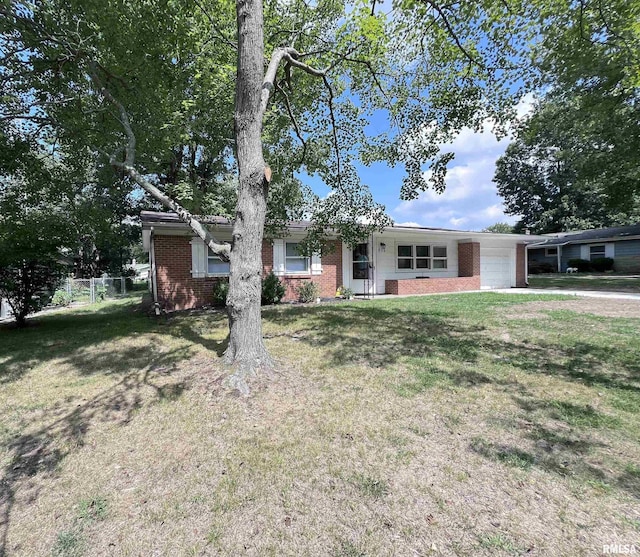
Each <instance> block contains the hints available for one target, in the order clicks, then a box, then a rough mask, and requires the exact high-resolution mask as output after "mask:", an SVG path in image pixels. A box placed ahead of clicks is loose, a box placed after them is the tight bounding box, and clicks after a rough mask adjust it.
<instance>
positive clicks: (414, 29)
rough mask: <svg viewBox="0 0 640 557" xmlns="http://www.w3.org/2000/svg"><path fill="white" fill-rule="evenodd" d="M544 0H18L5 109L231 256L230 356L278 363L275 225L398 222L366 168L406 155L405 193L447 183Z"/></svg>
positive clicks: (365, 227)
mask: <svg viewBox="0 0 640 557" xmlns="http://www.w3.org/2000/svg"><path fill="white" fill-rule="evenodd" d="M547 4H549V5H551V3H550V2H543V1H542V0H537V1H536V2H533V3H531V2H520V1H519V0H515V1H513V2H504V1H503V0H481V1H479V2H468V3H462V4H460V3H454V4H441V3H437V2H433V1H432V0H419V1H418V0H395V1H393V2H391V4H390V5H387V4H382V3H380V2H377V1H376V0H372V1H371V2H363V1H357V2H354V3H352V4H345V3H343V2H339V1H337V0H322V1H320V2H315V3H309V2H306V1H304V0H293V1H287V2H283V1H281V0H268V1H266V2H264V4H263V3H262V2H260V1H259V0H238V1H237V2H235V3H233V2H230V1H229V0H180V1H176V0H169V1H167V0H145V1H144V2H142V1H134V2H132V1H124V0H64V1H63V0H40V1H38V2H31V1H29V0H24V1H16V2H11V3H3V4H2V5H1V7H0V30H1V31H2V33H3V41H4V42H3V43H2V60H1V64H0V68H1V69H0V72H1V75H2V80H3V85H4V90H5V99H6V102H5V103H4V105H3V113H2V114H1V115H0V120H2V122H4V123H5V126H6V128H5V129H6V132H5V133H7V134H8V135H12V134H13V135H18V136H20V137H24V136H29V137H34V138H37V139H35V140H37V141H42V137H43V136H45V137H46V138H47V141H48V142H49V144H50V145H52V146H55V147H52V148H51V156H54V157H55V156H59V155H57V154H56V153H65V154H70V155H72V156H73V157H74V160H75V159H77V160H87V161H91V163H92V165H95V166H98V167H99V166H100V165H101V164H102V165H106V164H110V165H111V166H112V167H113V168H114V169H115V171H116V177H117V179H118V180H122V181H123V182H124V183H125V184H129V185H130V187H133V186H137V187H140V188H142V189H143V190H144V191H146V192H147V193H148V194H150V195H151V196H152V197H153V198H154V199H155V200H156V201H157V202H159V203H162V204H163V205H164V206H165V207H167V208H170V209H172V210H175V211H177V212H178V214H179V216H180V218H181V219H183V220H184V221H185V222H187V223H188V224H189V225H190V226H191V228H192V229H193V231H194V234H196V235H198V236H200V237H201V238H202V239H203V240H204V241H205V242H206V243H207V244H208V246H209V247H210V249H212V250H213V251H214V252H216V253H218V254H219V255H220V256H221V257H223V258H224V259H229V260H230V262H231V279H230V290H229V297H228V309H229V315H230V324H231V339H230V344H229V350H228V351H227V359H228V360H229V361H232V362H233V361H239V360H250V359H253V360H258V361H263V362H264V361H266V360H267V357H266V356H265V354H266V352H265V350H264V349H263V347H261V329H260V327H259V320H260V317H259V315H260V314H259V304H260V291H259V273H260V270H261V269H260V266H259V264H258V263H259V258H260V251H259V250H260V244H261V241H262V236H263V233H264V225H265V222H266V223H267V225H272V226H273V227H276V228H277V227H278V226H281V225H282V223H283V222H284V221H286V220H287V219H290V218H295V217H296V216H300V215H307V216H309V217H311V219H312V226H311V228H310V229H309V231H308V239H307V249H308V250H309V251H311V250H317V249H321V248H322V247H323V242H324V239H325V237H326V234H327V233H328V232H329V231H333V232H337V233H338V234H339V235H340V236H341V237H342V239H343V241H345V243H347V244H354V243H356V242H357V241H358V240H360V239H361V238H363V237H366V235H368V233H369V232H370V231H371V230H373V229H375V228H379V227H381V226H384V225H386V224H388V223H389V219H388V217H387V216H386V214H385V212H384V208H383V207H382V206H380V205H379V204H377V203H376V202H375V200H374V199H373V198H372V196H371V193H370V191H369V190H368V188H367V187H366V185H365V184H363V183H361V181H360V179H359V177H358V173H357V165H358V164H365V165H367V164H372V163H373V162H376V161H385V162H387V163H388V164H390V165H392V166H396V165H400V166H402V167H403V168H404V170H405V174H406V176H405V179H404V181H403V184H402V189H401V197H402V198H403V199H412V198H415V197H416V196H417V195H418V194H419V192H420V191H422V190H424V189H426V188H429V187H431V188H434V189H436V190H437V191H442V189H443V188H444V177H445V173H446V167H447V164H448V163H449V162H450V161H451V160H452V159H453V156H454V154H453V153H450V152H442V151H441V146H442V145H443V144H446V143H447V142H449V141H450V140H451V139H452V138H453V137H455V135H456V134H457V133H458V132H459V131H460V130H461V129H463V128H464V127H471V128H475V129H479V128H480V127H481V126H483V125H484V124H486V122H488V121H489V122H492V123H493V124H494V126H495V128H496V129H497V130H498V132H504V131H505V126H506V124H507V123H508V122H509V121H510V119H511V118H512V117H513V115H514V106H515V101H516V100H517V99H518V97H519V96H520V95H521V93H522V91H523V88H524V87H525V86H526V85H527V83H528V80H529V78H528V76H527V74H526V73H525V72H526V70H527V69H528V68H529V65H528V64H527V63H526V62H528V59H529V53H530V52H529V47H530V44H531V43H533V42H535V41H537V40H538V39H539V36H540V30H539V28H538V21H539V20H540V18H542V17H544V14H545V13H546V12H545V11H546V10H547V8H548V6H547ZM565 7H566V6H565V2H561V1H558V2H554V3H553V8H554V9H558V10H561V9H563V8H565ZM229 29H235V30H236V31H234V32H230V31H229ZM375 119H377V120H378V121H380V120H383V121H386V122H387V124H386V125H384V126H381V127H377V126H376V127H373V126H372V125H371V123H372V121H374V120H375ZM232 122H233V125H232ZM59 149H61V150H59ZM67 160H68V159H67ZM299 172H301V173H303V174H305V173H306V174H317V175H319V176H320V178H321V179H322V181H323V182H324V183H325V184H327V185H328V186H329V187H330V188H331V191H332V195H329V196H326V197H325V198H322V199H321V198H319V197H318V196H316V195H314V194H313V193H312V192H311V191H310V190H309V189H308V188H306V187H305V186H304V184H302V183H301V181H300V179H299V176H300V174H298V173H299ZM230 176H238V182H237V192H236V196H235V199H234V200H233V201H231V203H227V201H229V199H230V198H231V197H232V191H231V189H232V188H229V187H228V184H229V179H230ZM118 180H115V179H114V184H115V183H119V182H118ZM234 202H235V208H234V209H233V214H232V215H231V216H232V217H233V219H234V231H233V241H232V242H231V243H230V244H225V243H220V242H218V241H216V239H215V238H214V237H213V236H212V235H211V233H210V231H208V230H207V229H206V228H205V227H204V226H202V225H201V224H200V222H199V220H198V219H197V216H194V212H195V213H197V212H199V211H207V212H209V211H212V210H216V211H218V210H219V211H221V212H223V211H227V212H231V204H232V203H234ZM239 323H242V326H241V327H236V325H237V324H239ZM256 323H257V325H256ZM241 346H246V347H247V349H246V350H244V349H242V348H241Z"/></svg>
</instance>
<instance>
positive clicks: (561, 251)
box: [527, 224, 640, 273]
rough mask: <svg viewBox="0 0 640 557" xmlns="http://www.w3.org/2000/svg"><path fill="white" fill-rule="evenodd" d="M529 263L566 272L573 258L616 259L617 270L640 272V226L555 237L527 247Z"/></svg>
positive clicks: (615, 266) (570, 233) (615, 268)
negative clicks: (550, 266) (547, 265)
mask: <svg viewBox="0 0 640 557" xmlns="http://www.w3.org/2000/svg"><path fill="white" fill-rule="evenodd" d="M527 252H528V258H529V261H530V262H534V261H535V262H537V263H549V264H550V265H552V266H553V268H554V269H555V270H558V269H559V270H560V272H562V273H564V272H565V271H566V270H567V267H569V260H570V259H586V260H588V261H591V260H593V259H598V258H601V257H610V258H611V259H613V268H614V270H616V271H622V272H629V273H637V272H640V224H634V225H631V226H618V227H615V228H601V229H598V230H584V231H580V232H565V233H561V234H554V235H552V237H551V238H548V239H547V240H546V241H544V242H542V243H537V244H533V245H529V246H528V247H527Z"/></svg>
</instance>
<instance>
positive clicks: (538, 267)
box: [529, 261, 556, 275]
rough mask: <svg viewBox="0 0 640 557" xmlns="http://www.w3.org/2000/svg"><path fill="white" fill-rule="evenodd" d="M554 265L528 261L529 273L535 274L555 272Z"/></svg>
mask: <svg viewBox="0 0 640 557" xmlns="http://www.w3.org/2000/svg"><path fill="white" fill-rule="evenodd" d="M555 272H556V268H555V265H552V264H551V263H547V262H541V261H529V274H530V275H537V274H540V273H555Z"/></svg>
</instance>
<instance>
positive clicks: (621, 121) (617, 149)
mask: <svg viewBox="0 0 640 557" xmlns="http://www.w3.org/2000/svg"><path fill="white" fill-rule="evenodd" d="M570 8H571V9H569V10H567V11H566V12H565V13H561V12H558V13H557V14H556V16H555V17H554V19H553V21H554V22H555V24H554V25H549V26H548V28H546V30H545V32H544V36H543V40H542V41H541V43H540V45H539V47H538V48H537V49H536V51H535V60H536V62H537V64H538V67H539V69H540V73H539V77H540V79H541V83H542V84H543V85H544V89H543V91H544V95H543V96H542V97H541V98H540V99H539V102H538V103H537V105H536V107H535V111H534V113H533V114H532V115H531V116H530V117H529V118H528V119H527V120H526V121H525V122H524V123H523V125H522V126H521V127H520V128H519V130H518V131H517V134H516V138H515V141H514V142H513V143H512V144H511V145H510V146H509V147H508V149H507V152H506V154H505V155H504V157H502V158H501V159H500V160H499V161H498V164H497V170H496V175H495V182H496V183H497V184H498V191H499V193H500V194H501V195H502V196H503V197H504V199H505V207H506V209H507V213H508V214H513V215H522V221H521V223H519V225H518V226H519V227H521V228H522V227H526V228H531V229H532V230H533V231H535V232H555V231H562V230H571V229H574V230H575V229H584V228H598V227H602V226H610V225H616V224H626V223H628V222H634V221H635V222H637V220H638V218H639V211H638V207H639V200H638V196H639V195H640V157H639V153H640V112H639V110H640V109H639V107H640V104H639V101H640V96H639V93H640V88H639V87H640V36H638V34H639V29H638V26H637V21H638V17H639V16H640V5H639V4H638V2H626V1H619V0H611V1H609V2H601V1H585V2H580V3H578V4H575V5H571V6H570Z"/></svg>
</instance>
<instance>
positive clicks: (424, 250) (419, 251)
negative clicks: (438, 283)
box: [416, 246, 431, 269]
mask: <svg viewBox="0 0 640 557" xmlns="http://www.w3.org/2000/svg"><path fill="white" fill-rule="evenodd" d="M430 257H431V246H416V269H431V259H430Z"/></svg>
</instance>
